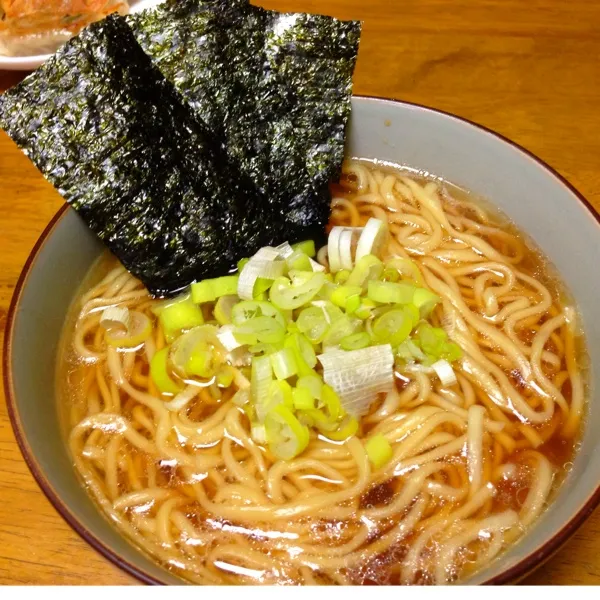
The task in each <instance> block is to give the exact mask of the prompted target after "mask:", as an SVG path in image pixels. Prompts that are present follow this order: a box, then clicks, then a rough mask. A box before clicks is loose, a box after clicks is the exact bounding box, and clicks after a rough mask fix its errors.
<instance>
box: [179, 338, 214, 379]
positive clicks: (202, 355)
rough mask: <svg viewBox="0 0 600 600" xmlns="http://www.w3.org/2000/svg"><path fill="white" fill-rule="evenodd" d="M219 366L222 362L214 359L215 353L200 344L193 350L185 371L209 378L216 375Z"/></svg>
mask: <svg viewBox="0 0 600 600" xmlns="http://www.w3.org/2000/svg"><path fill="white" fill-rule="evenodd" d="M219 366H220V363H218V362H215V361H214V353H213V352H212V351H211V350H210V349H209V348H207V347H203V346H199V347H197V348H195V349H194V350H193V351H192V353H191V354H190V357H189V358H188V360H187V362H186V363H185V372H186V374H188V375H196V376H198V377H203V378H205V379H209V378H210V377H213V376H214V375H215V373H216V371H217V369H218V367H219Z"/></svg>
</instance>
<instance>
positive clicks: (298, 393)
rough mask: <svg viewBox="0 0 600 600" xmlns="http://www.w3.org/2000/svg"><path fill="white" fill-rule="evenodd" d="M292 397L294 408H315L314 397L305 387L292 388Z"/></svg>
mask: <svg viewBox="0 0 600 600" xmlns="http://www.w3.org/2000/svg"><path fill="white" fill-rule="evenodd" d="M292 396H293V398H294V408H295V409H296V410H313V409H314V408H315V399H314V398H313V396H312V394H311V393H310V391H309V390H307V389H306V388H300V387H297V388H294V389H293V390H292Z"/></svg>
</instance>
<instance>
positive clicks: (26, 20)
mask: <svg viewBox="0 0 600 600" xmlns="http://www.w3.org/2000/svg"><path fill="white" fill-rule="evenodd" d="M128 10H129V5H128V3H127V2H126V1H123V0H0V55H4V56H33V55H36V54H49V53H52V52H54V51H55V50H56V49H57V48H58V47H59V46H60V45H62V44H63V43H64V42H66V41H67V40H68V39H70V38H71V37H72V36H73V35H75V34H77V33H79V31H81V29H83V28H84V27H85V26H86V25H89V24H90V23H93V22H94V21H99V20H100V19H103V18H104V17H106V16H107V15H109V14H111V13H114V12H118V13H120V14H122V15H124V14H126V13H127V12H128Z"/></svg>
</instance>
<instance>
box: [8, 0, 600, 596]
mask: <svg viewBox="0 0 600 600" xmlns="http://www.w3.org/2000/svg"><path fill="white" fill-rule="evenodd" d="M261 4H262V5H263V6H265V7H267V8H275V9H279V10H297V11H310V12H322V13H326V14H331V15H333V16H336V17H340V18H353V19H361V20H363V21H364V33H363V37H362V41H361V47H360V57H359V62H358V66H357V70H356V77H355V91H356V93H359V94H369V95H376V96H387V97H390V98H397V99H402V100H407V101H410V102H416V103H420V104H424V105H427V106H431V107H434V108H438V109H442V110H445V111H448V112H452V113H455V114H456V115H459V116H461V117H466V118H468V119H471V120H473V121H475V122H477V123H481V124H482V125H485V126H487V127H489V128H491V129H493V130H496V131H498V132H499V133H501V134H503V135H505V136H507V137H508V138H511V139H512V140H514V141H515V142H517V143H519V144H521V145H523V146H525V147H526V148H528V149H529V150H530V151H532V152H533V153H535V154H537V155H538V156H539V157H540V158H542V159H543V160H545V161H546V162H548V163H549V164H550V165H551V166H553V167H554V168H555V169H557V170H558V171H559V172H560V173H561V174H562V175H564V176H565V177H566V178H567V179H569V180H570V181H571V183H572V184H573V185H574V186H575V187H576V188H578V189H579V191H580V192H582V193H583V195H584V196H586V197H587V198H588V200H589V201H590V202H591V203H592V204H593V205H594V206H595V207H596V209H597V210H600V1H598V0H570V1H569V2H565V1H564V0H526V1H525V0H473V1H468V0H453V1H452V2H449V1H448V0H294V1H292V0H262V2H261ZM22 77H23V74H22V73H10V72H0V91H3V90H5V89H7V88H8V87H10V86H11V85H14V84H15V83H17V82H18V81H19V80H20V79H21V78H22ZM61 204H62V201H61V198H60V197H59V195H58V194H57V193H56V192H55V191H54V189H53V188H52V186H51V185H50V184H48V183H47V182H46V181H45V180H44V179H43V178H42V176H41V175H40V174H39V173H38V171H37V170H36V169H35V167H33V165H32V164H31V163H30V162H29V161H28V160H27V159H26V158H25V157H24V156H23V155H22V154H21V153H20V152H19V151H18V149H17V147H16V146H15V145H14V144H13V143H12V142H11V141H10V140H9V139H8V137H7V136H6V135H5V134H4V133H2V132H0V337H1V336H2V335H3V332H4V326H5V323H6V315H7V311H8V307H9V303H10V299H11V296H12V293H13V290H14V287H15V283H16V281H17V278H18V276H19V273H20V271H21V268H22V267H23V264H24V263H25V260H26V258H27V256H28V254H29V252H30V250H31V248H32V247H33V245H34V243H35V241H36V239H37V238H38V236H39V235H40V233H41V232H42V230H43V229H44V227H45V226H46V224H47V223H48V221H49V220H50V219H51V217H52V216H53V215H54V213H55V212H56V211H57V210H58V208H59V207H60V206H61ZM0 396H1V399H0V584H89V585H101V584H115V585H116V584H132V583H136V582H135V581H134V580H133V579H132V578H131V577H129V576H128V575H126V574H124V573H123V572H121V571H120V570H119V569H118V568H117V567H115V566H113V565H112V564H111V563H110V562H108V561H107V560H105V559H104V558H102V557H101V556H100V555H99V554H97V553H96V552H95V551H94V550H92V549H91V548H90V547H89V546H88V545H87V544H86V543H85V542H83V541H82V540H81V539H80V538H79V537H78V535H77V534H76V533H75V532H74V531H72V530H71V529H70V527H69V526H68V525H67V524H66V523H65V522H64V521H63V520H62V518H61V517H60V516H59V515H58V513H57V512H56V511H55V510H54V509H53V508H52V506H51V505H50V504H49V502H48V501H47V500H46V498H45V496H44V495H43V494H42V492H41V491H40V489H39V488H38V486H37V484H36V483H35V481H34V480H33V478H32V476H31V475H30V473H29V471H28V469H27V467H26V465H25V462H24V461H23V458H22V456H21V453H20V451H19V449H18V447H17V444H16V442H15V439H14V436H13V432H12V429H11V426H10V423H9V419H8V415H7V412H6V405H5V401H4V397H3V395H2V392H0ZM48 400H49V401H51V398H50V397H49V398H48ZM525 583H528V584H600V511H596V513H595V514H594V515H592V517H591V518H590V519H589V520H588V521H587V522H586V523H585V524H584V525H583V527H581V529H580V530H579V531H578V532H577V534H576V535H575V536H574V538H573V539H572V540H571V541H570V542H569V544H568V545H567V546H566V547H564V548H563V549H562V550H561V551H560V552H559V553H558V554H557V555H556V556H555V557H554V558H552V559H551V560H550V561H549V562H547V563H546V564H545V565H544V566H542V567H541V568H540V569H539V570H538V571H537V572H535V573H534V574H533V575H531V576H529V577H528V578H527V579H526V580H525Z"/></svg>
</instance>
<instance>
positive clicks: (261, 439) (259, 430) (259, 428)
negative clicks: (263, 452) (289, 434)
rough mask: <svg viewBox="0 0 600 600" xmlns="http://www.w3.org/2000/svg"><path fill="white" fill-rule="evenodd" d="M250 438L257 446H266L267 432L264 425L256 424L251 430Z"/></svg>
mask: <svg viewBox="0 0 600 600" xmlns="http://www.w3.org/2000/svg"><path fill="white" fill-rule="evenodd" d="M250 437H251V438H252V439H253V440H254V441H255V442H256V443H257V444H266V443H267V430H266V428H265V426H264V425H262V424H260V423H254V424H253V425H252V428H251V429H250Z"/></svg>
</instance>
